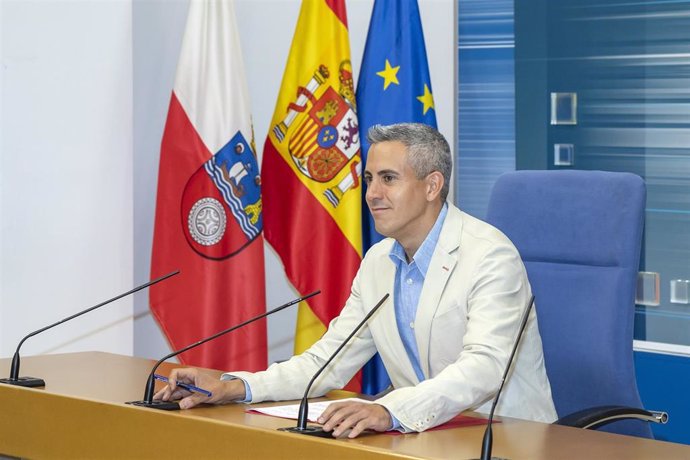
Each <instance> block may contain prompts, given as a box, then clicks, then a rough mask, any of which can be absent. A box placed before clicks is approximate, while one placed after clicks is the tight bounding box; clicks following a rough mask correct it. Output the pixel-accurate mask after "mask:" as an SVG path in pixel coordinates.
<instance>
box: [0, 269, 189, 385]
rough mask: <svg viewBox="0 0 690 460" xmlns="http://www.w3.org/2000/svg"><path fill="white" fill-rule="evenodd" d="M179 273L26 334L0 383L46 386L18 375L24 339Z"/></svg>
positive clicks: (166, 276) (42, 382)
mask: <svg viewBox="0 0 690 460" xmlns="http://www.w3.org/2000/svg"><path fill="white" fill-rule="evenodd" d="M178 273H180V270H175V271H174V272H170V273H168V274H167V275H163V276H161V277H160V278H156V279H155V280H153V281H149V282H148V283H145V284H142V285H141V286H138V287H135V288H134V289H132V290H131V291H127V292H125V293H124V294H120V295H118V296H116V297H113V298H112V299H110V300H106V301H105V302H102V303H99V304H98V305H94V306H93V307H90V308H87V309H86V310H82V311H80V312H79V313H76V314H74V315H72V316H70V317H68V318H65V319H62V320H60V321H58V322H57V323H53V324H51V325H50V326H46V327H44V328H41V329H39V330H37V331H34V332H32V333H31V334H29V335H27V336H26V337H24V338H23V339H22V340H21V341H20V342H19V345H17V351H15V352H14V356H13V357H12V367H11V368H10V376H9V378H6V379H0V383H6V384H9V385H17V386H22V387H44V386H46V382H45V381H44V380H43V379H40V378H36V377H19V349H20V348H21V346H22V344H23V343H24V341H25V340H26V339H28V338H29V337H33V336H34V335H37V334H40V333H41V332H43V331H47V330H48V329H51V328H53V327H55V326H57V325H58V324H62V323H66V322H67V321H69V320H72V319H74V318H76V317H78V316H81V315H84V314H86V313H88V312H90V311H93V310H95V309H97V308H100V307H102V306H104V305H108V304H109V303H110V302H114V301H116V300H118V299H121V298H122V297H126V296H128V295H130V294H133V293H135V292H137V291H140V290H142V289H144V288H146V287H149V286H152V285H154V284H156V283H159V282H161V281H163V280H165V279H168V278H170V277H171V276H174V275H177V274H178Z"/></svg>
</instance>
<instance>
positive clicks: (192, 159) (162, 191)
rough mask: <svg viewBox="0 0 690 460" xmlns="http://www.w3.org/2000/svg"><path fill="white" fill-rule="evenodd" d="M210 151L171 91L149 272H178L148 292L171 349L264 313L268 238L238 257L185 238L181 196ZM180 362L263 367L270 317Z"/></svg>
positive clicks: (218, 366) (252, 368) (216, 366)
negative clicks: (204, 251)
mask: <svg viewBox="0 0 690 460" xmlns="http://www.w3.org/2000/svg"><path fill="white" fill-rule="evenodd" d="M210 157H211V153H210V152H209V151H208V150H207V148H206V146H205V145H204V143H203V142H202V140H201V138H200V137H199V135H198V133H197V132H196V130H195V129H194V126H193V125H192V123H191V121H190V120H189V118H188V117H187V115H186V114H185V112H184V109H183V108H182V106H181V105H180V103H179V101H178V100H177V98H176V97H175V95H174V94H173V95H172V98H171V101H170V108H169V111H168V119H167V122H166V125H165V132H164V134H163V141H162V144H161V159H160V170H159V176H158V196H157V203H156V220H155V229H154V239H153V254H152V258H151V277H152V278H155V277H157V276H160V275H162V274H164V273H168V272H170V271H172V270H174V269H176V268H179V269H180V274H179V275H178V276H176V277H174V278H172V279H171V280H167V281H165V282H163V283H160V284H158V285H156V286H152V287H151V290H150V293H149V295H150V297H149V298H150V304H151V311H152V312H153V314H154V316H155V317H156V319H157V321H158V323H159V324H160V325H161V327H162V328H163V331H164V333H165V335H166V337H167V339H168V341H169V342H170V345H171V347H172V348H173V349H178V348H182V347H184V346H186V345H189V344H191V343H193V342H196V341H198V340H200V339H202V338H204V337H207V336H210V335H212V334H214V333H216V332H219V331H221V330H223V329H227V328H228V327H230V326H233V325H235V324H238V323H241V322H242V321H245V320H246V319H248V318H251V317H252V316H256V315H258V314H261V313H263V312H265V280H264V268H263V267H264V265H263V262H264V259H263V257H264V255H263V238H262V237H259V238H257V239H255V240H254V241H253V242H252V243H250V244H249V245H248V246H247V247H246V248H245V249H244V250H243V251H241V252H240V253H239V254H238V255H236V256H234V257H231V258H228V259H225V260H221V261H218V260H211V259H207V258H204V257H202V256H201V255H199V254H198V253H196V252H195V251H194V250H193V249H192V248H191V247H190V245H189V243H188V242H187V240H186V238H185V236H184V233H183V227H182V226H183V225H186V222H187V216H184V215H181V206H180V203H181V200H182V194H183V191H184V188H185V185H186V184H187V181H188V180H189V178H190V177H191V176H192V174H194V172H195V171H196V170H197V169H198V168H199V167H201V166H202V164H203V163H204V162H205V161H207V160H208V159H209V158H210ZM230 218H232V217H230ZM180 361H181V362H182V363H184V364H188V365H194V366H203V367H210V368H214V369H225V370H230V369H235V370H240V369H242V370H248V371H258V370H263V369H265V368H266V364H267V351H266V323H265V320H261V321H257V322H255V323H253V324H251V325H249V326H246V327H244V328H242V329H239V330H237V331H234V332H232V333H230V334H228V335H225V336H223V337H221V338H219V339H216V340H214V341H213V342H210V343H208V344H205V345H202V346H200V347H197V348H194V349H193V350H190V351H188V352H185V353H184V354H182V355H181V356H180Z"/></svg>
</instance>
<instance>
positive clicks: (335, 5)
mask: <svg viewBox="0 0 690 460" xmlns="http://www.w3.org/2000/svg"><path fill="white" fill-rule="evenodd" d="M326 5H328V7H329V8H330V9H331V10H333V12H334V13H335V15H336V16H337V17H338V19H340V22H342V23H343V25H345V28H346V29H347V10H346V9H345V0H326Z"/></svg>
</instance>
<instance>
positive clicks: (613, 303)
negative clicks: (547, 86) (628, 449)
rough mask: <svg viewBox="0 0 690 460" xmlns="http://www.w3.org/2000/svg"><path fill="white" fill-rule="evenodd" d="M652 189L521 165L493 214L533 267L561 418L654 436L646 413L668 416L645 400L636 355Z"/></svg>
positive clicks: (503, 186) (625, 178)
mask: <svg viewBox="0 0 690 460" xmlns="http://www.w3.org/2000/svg"><path fill="white" fill-rule="evenodd" d="M645 198H646V189H645V184H644V182H643V181H642V179H641V178H640V177H638V176H636V175H634V174H629V173H612V172H602V171H575V170H567V171H566V170H564V171H518V172H512V173H507V174H504V175H502V176H501V177H499V179H498V180H497V181H496V184H495V185H494V188H493V191H492V194H491V199H490V201H489V209H488V215H487V221H488V222H489V223H491V224H492V225H494V226H496V227H497V228H499V229H500V230H501V231H502V232H503V233H505V234H506V235H507V236H508V238H510V239H511V241H512V242H513V243H514V244H515V246H516V247H517V249H518V250H519V251H520V255H521V256H522V259H523V261H524V262H525V266H526V267H527V273H528V277H529V280H530V283H531V285H532V291H533V293H534V295H535V297H536V310H537V316H538V320H539V331H540V333H541V337H542V341H543V346H544V360H545V363H546V372H547V374H548V376H549V380H550V382H551V390H552V393H553V398H554V403H555V405H556V411H557V412H558V416H559V417H560V418H559V420H558V421H557V422H556V423H558V424H563V425H569V426H577V427H581V428H598V427H600V426H603V428H602V431H610V432H613V433H620V434H628V435H634V436H640V437H647V438H651V437H652V432H651V429H650V427H649V424H648V423H646V421H654V422H662V423H665V421H666V418H667V416H666V414H664V413H653V412H648V411H645V410H643V409H641V407H642V402H641V401H640V395H639V393H638V390H637V383H636V382H635V370H634V364H633V349H632V342H633V317H634V311H635V287H636V278H637V271H638V266H639V261H640V249H641V245H642V228H643V223H644V208H645ZM592 408H594V409H592ZM631 418H632V419H633V420H628V419H631ZM621 419H625V420H621ZM634 419H637V420H634ZM643 420H644V421H643ZM604 425H605V426H604Z"/></svg>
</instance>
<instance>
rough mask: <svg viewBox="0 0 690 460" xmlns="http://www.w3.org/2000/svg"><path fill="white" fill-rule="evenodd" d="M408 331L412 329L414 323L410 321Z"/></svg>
mask: <svg viewBox="0 0 690 460" xmlns="http://www.w3.org/2000/svg"><path fill="white" fill-rule="evenodd" d="M410 329H414V322H413V321H410Z"/></svg>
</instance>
